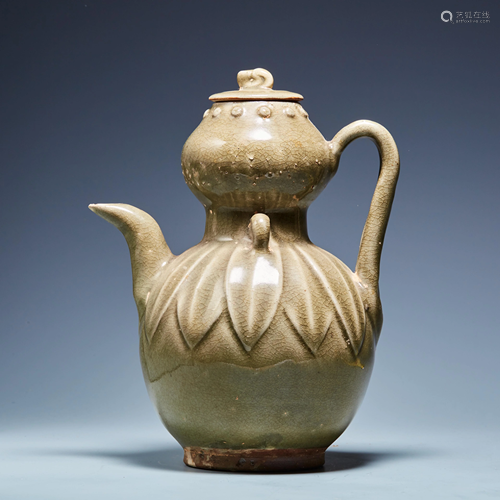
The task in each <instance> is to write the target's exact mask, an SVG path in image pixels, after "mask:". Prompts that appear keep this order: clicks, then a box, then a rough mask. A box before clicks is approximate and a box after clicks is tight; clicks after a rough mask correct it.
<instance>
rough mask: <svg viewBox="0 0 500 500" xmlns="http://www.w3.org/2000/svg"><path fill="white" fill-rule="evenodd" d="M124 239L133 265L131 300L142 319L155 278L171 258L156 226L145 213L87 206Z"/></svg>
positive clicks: (127, 207) (126, 208)
mask: <svg viewBox="0 0 500 500" xmlns="http://www.w3.org/2000/svg"><path fill="white" fill-rule="evenodd" d="M89 208H90V210H92V212H94V213H96V214H97V215H99V216H100V217H102V218H103V219H105V220H107V221H108V222H111V224H113V225H114V226H116V227H117V228H118V229H119V230H120V231H121V232H122V233H123V236H125V239H126V240H127V243H128V247H129V250H130V260H131V261H132V277H133V283H134V299H135V303H136V304H137V310H138V312H139V319H142V316H143V314H144V311H145V308H146V300H147V296H148V292H149V291H150V289H151V285H152V283H153V280H154V277H155V275H156V274H157V273H158V271H159V270H160V269H161V268H162V266H164V265H165V263H166V262H167V261H168V260H170V259H171V258H172V257H173V254H172V252H171V251H170V248H168V245H167V243H166V242H165V238H164V237H163V234H162V232H161V229H160V227H159V226H158V224H157V222H156V221H155V220H154V219H153V217H151V216H150V215H148V214H147V213H146V212H143V211H142V210H139V209H138V208H135V207H133V206H131V205H124V204H122V203H113V204H103V203H99V204H95V205H89Z"/></svg>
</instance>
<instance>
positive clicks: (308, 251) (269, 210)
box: [90, 69, 399, 450]
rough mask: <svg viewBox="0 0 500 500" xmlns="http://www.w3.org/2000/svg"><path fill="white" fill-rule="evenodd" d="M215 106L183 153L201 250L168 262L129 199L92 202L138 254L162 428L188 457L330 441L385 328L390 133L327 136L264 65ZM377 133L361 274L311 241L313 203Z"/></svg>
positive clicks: (394, 159) (136, 269)
mask: <svg viewBox="0 0 500 500" xmlns="http://www.w3.org/2000/svg"><path fill="white" fill-rule="evenodd" d="M238 81H239V83H240V90H239V91H233V92H225V93H221V94H217V95H215V96H212V97H211V99H213V100H214V101H215V102H214V104H213V106H212V108H211V109H209V110H207V111H206V112H205V115H204V117H203V120H202V122H201V124H200V125H199V126H198V128H197V129H196V130H195V131H194V132H193V133H192V135H191V136H190V137H189V139H188V140H187V142H186V144H185V146H184V149H183V152H182V168H183V173H184V177H185V179H186V182H187V184H188V186H189V187H190V188H191V190H192V191H193V192H194V194H195V195H196V196H197V197H198V199H199V200H200V201H201V202H202V203H203V205H204V206H205V209H206V216H207V219H206V229H205V235H204V237H203V240H202V241H201V242H200V243H199V244H198V245H196V246H195V247H193V248H191V249H189V250H187V251H186V252H184V253H183V254H182V255H179V256H174V255H172V253H171V252H170V250H169V248H168V246H167V244H166V243H165V240H164V238H163V235H162V233H161V230H160V229H159V227H158V225H157V224H156V222H155V221H154V220H153V219H152V218H151V217H150V216H149V215H147V214H145V213H144V212H142V211H141V210H139V209H137V208H134V207H131V206H129V205H122V204H98V205H91V206H90V208H91V209H92V210H93V211H94V212H96V213H97V214H98V215H100V216H101V217H103V218H105V219H106V220H108V221H109V222H111V223H112V224H114V225H115V226H117V227H118V229H120V230H121V231H122V233H123V234H124V236H125V238H126V239H127V242H128V244H129V248H130V255H131V260H132V272H133V278H134V297H135V300H136V303H137V308H138V312H139V319H140V345H141V360H142V366H143V372H144V377H145V380H146V385H147V387H148V391H149V394H150V396H151V399H152V400H153V402H154V404H155V406H156V408H157V410H158V412H159V414H160V417H161V419H162V421H163V422H164V424H165V426H166V427H167V429H168V430H169V431H170V432H171V433H172V435H173V436H174V437H175V438H176V439H177V440H178V441H179V442H180V443H181V444H182V445H183V446H184V447H195V448H196V447H199V448H208V449H217V450H223V449H228V450H244V449H246V450H248V449H251V450H259V449H297V448H298V449H310V448H326V447H328V446H329V445H330V444H331V443H332V442H333V441H334V440H335V439H336V438H337V437H338V436H339V435H340V434H341V433H342V432H343V431H344V430H345V428H346V427H347V425H348V424H349V422H350V421H351V419H352V418H353V416H354V413H355V411H356V409H357V408H358V406H359V404H360V402H361V400H362V398H363V395H364V393H365V390H366V387H367V384H368V381H369V378H370V374H371V371H372V366H373V360H374V350H375V345H376V342H377V340H378V337H379V335H380V330H381V327H382V308H381V304H380V299H379V293H378V279H379V267H380V255H381V251H382V245H383V240H384V235H385V231H386V227H387V222H388V219H389V214H390V210H391V205H392V200H393V197H394V191H395V187H396V182H397V177H398V172H399V156H398V152H397V148H396V145H395V143H394V140H393V139H392V137H391V135H390V134H389V132H388V131H387V130H386V129H385V128H384V127H382V126H381V125H378V124H377V123H374V122H371V121H368V120H360V121H357V122H354V123H352V124H350V125H348V126H347V127H345V128H343V129H342V130H341V131H340V132H339V133H338V134H337V135H336V136H335V137H334V138H333V140H332V141H326V140H325V139H324V138H323V136H322V135H321V133H320V132H319V131H318V130H317V129H316V127H314V125H313V124H312V123H311V121H310V120H309V117H308V115H307V113H306V111H305V110H304V109H303V108H302V106H301V105H300V104H299V103H298V101H299V100H300V99H301V98H302V96H300V95H299V94H294V93H290V92H286V91H273V90H271V87H272V83H273V82H272V76H271V75H270V73H269V72H267V71H266V70H262V69H257V70H251V71H245V72H240V73H239V75H238ZM358 137H369V138H371V139H372V140H373V141H374V142H375V144H376V145H377V148H378V150H379V153H380V158H381V164H380V174H379V178H378V181H377V186H376V189H375V193H374V196H373V200H372V203H371V206H370V211H369V215H368V218H367V221H366V225H365V228H364V231H363V235H362V238H361V244H360V250H359V255H358V260H357V264H356V269H355V272H354V273H353V272H352V271H351V270H350V269H349V268H348V267H347V266H346V265H345V264H343V263H342V262H341V261H339V260H338V259H337V258H336V257H334V256H333V255H331V254H329V253H328V252H326V251H325V250H322V249H320V248H318V247H316V246H315V245H314V244H313V243H311V241H310V240H309V237H308V234H307V222H306V220H307V208H308V206H309V205H310V204H311V202H312V201H313V200H314V199H315V198H316V196H318V194H319V193H320V192H321V191H322V189H323V188H324V187H325V186H326V184H327V183H328V181H329V180H330V179H331V178H332V177H333V176H334V174H335V172H336V171H337V168H338V165H339V161H340V156H341V154H342V152H343V150H344V149H345V147H346V146H347V145H348V144H349V143H350V142H351V141H353V140H354V139H356V138H358Z"/></svg>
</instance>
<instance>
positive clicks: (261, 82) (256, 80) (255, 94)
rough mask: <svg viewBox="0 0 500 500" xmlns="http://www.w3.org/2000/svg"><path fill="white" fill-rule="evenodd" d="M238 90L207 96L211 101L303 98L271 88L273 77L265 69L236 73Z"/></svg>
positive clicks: (293, 93)
mask: <svg viewBox="0 0 500 500" xmlns="http://www.w3.org/2000/svg"><path fill="white" fill-rule="evenodd" d="M237 80H238V85H239V86H240V89H239V90H230V91H229V92H220V93H219V94H214V95H211V96H210V97H209V99H210V100H211V101H215V102H224V101H292V102H297V101H300V100H302V99H303V97H302V96H301V95H300V94H296V93H295V92H287V91H286V90H273V85H274V78H273V75H271V73H270V72H269V71H267V69H264V68H255V69H246V70H244V71H240V72H239V73H238V77H237Z"/></svg>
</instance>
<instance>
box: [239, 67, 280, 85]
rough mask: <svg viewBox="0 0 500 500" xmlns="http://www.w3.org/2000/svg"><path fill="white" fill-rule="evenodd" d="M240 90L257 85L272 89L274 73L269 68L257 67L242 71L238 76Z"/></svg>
mask: <svg viewBox="0 0 500 500" xmlns="http://www.w3.org/2000/svg"><path fill="white" fill-rule="evenodd" d="M236 79H237V81H238V85H239V86H240V90H242V89H246V88H249V87H257V88H261V89H272V88H273V85H274V78H273V75H271V73H270V72H269V71H267V69H264V68H255V69H246V70H244V71H240V72H239V73H238V76H237V78H236Z"/></svg>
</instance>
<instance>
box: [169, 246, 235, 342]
mask: <svg viewBox="0 0 500 500" xmlns="http://www.w3.org/2000/svg"><path fill="white" fill-rule="evenodd" d="M233 247H234V245H230V244H229V245H223V246H221V247H219V248H218V249H217V250H214V251H213V252H212V253H211V254H210V256H209V257H207V258H206V259H205V261H204V262H202V263H200V264H199V265H198V266H196V267H195V268H194V269H193V270H192V271H191V272H190V273H189V275H187V276H186V277H185V279H184V282H183V284H182V286H181V288H180V289H179V291H178V292H177V317H178V319H179V325H180V327H181V330H182V334H183V335H184V338H185V339H186V342H187V343H188V345H189V347H191V348H193V347H195V346H196V344H198V342H200V340H201V339H203V337H204V336H205V334H206V333H207V332H208V330H209V329H210V328H211V326H212V325H213V324H214V323H215V322H216V321H217V319H218V318H219V316H220V315H221V313H222V311H223V309H224V276H225V268H226V262H227V258H228V253H229V252H230V251H232V250H233V249H234V248H233Z"/></svg>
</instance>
